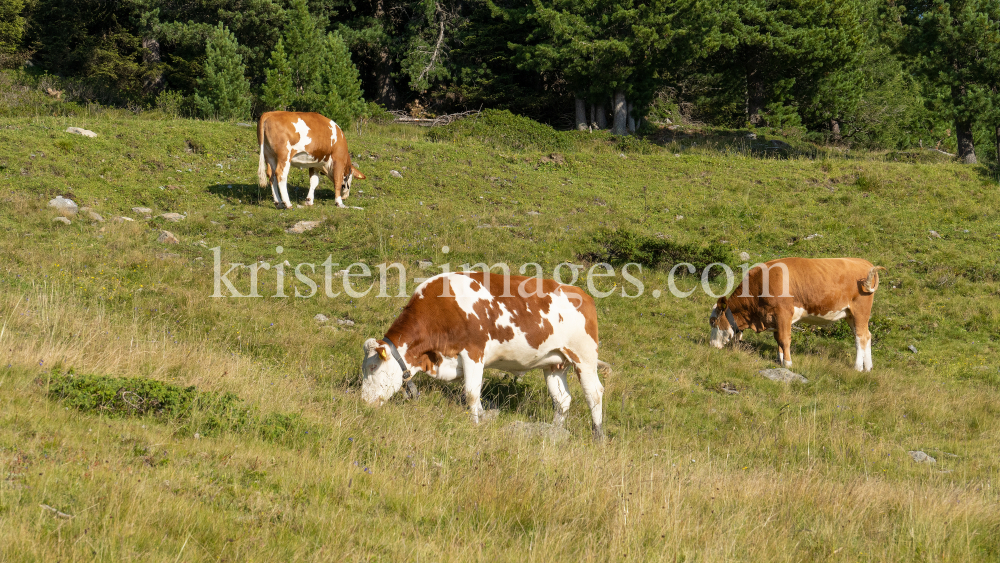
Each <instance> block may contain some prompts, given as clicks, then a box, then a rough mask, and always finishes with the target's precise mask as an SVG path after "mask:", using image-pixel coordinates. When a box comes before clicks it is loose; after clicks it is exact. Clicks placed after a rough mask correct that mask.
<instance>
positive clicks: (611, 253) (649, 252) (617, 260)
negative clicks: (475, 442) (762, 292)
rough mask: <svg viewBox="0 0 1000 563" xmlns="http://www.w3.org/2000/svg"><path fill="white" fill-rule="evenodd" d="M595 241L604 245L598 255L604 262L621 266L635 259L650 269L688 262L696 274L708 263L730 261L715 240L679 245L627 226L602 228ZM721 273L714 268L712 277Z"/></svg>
mask: <svg viewBox="0 0 1000 563" xmlns="http://www.w3.org/2000/svg"><path fill="white" fill-rule="evenodd" d="M594 241H595V242H596V243H598V244H599V245H601V246H602V247H603V250H604V251H603V252H601V253H598V256H597V257H598V258H600V259H601V260H602V261H604V262H608V263H610V264H613V265H616V266H620V265H622V264H628V263H630V262H635V263H637V264H642V265H643V266H646V267H649V268H663V269H666V270H669V269H670V268H672V267H673V266H674V265H675V264H681V263H685V262H686V263H688V264H692V265H694V267H695V269H696V271H697V272H699V274H698V275H700V272H701V271H703V270H704V269H705V268H706V267H708V265H709V264H714V263H716V262H721V263H723V264H729V263H732V262H733V260H732V258H733V257H732V254H731V253H730V252H729V249H728V248H727V247H725V246H723V245H721V244H718V243H711V244H708V245H698V244H678V243H676V242H673V241H670V240H666V239H659V238H654V237H651V236H648V235H643V234H639V233H636V232H634V231H631V230H629V229H621V228H619V229H615V230H613V231H612V230H604V231H601V232H599V233H598V234H596V235H595V236H594ZM678 273H681V274H687V273H688V272H687V269H686V268H680V269H679V270H678ZM721 273H723V270H722V268H713V269H712V274H711V275H712V277H715V276H717V275H719V274H721Z"/></svg>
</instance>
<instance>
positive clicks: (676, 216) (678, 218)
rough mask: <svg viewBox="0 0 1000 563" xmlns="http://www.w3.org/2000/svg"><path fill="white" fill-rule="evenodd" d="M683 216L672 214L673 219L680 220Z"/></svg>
mask: <svg viewBox="0 0 1000 563" xmlns="http://www.w3.org/2000/svg"><path fill="white" fill-rule="evenodd" d="M683 218H684V216H683V215H675V216H674V221H680V220H681V219H683Z"/></svg>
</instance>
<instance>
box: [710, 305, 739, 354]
mask: <svg viewBox="0 0 1000 563" xmlns="http://www.w3.org/2000/svg"><path fill="white" fill-rule="evenodd" d="M708 324H709V325H710V326H711V327H712V334H711V335H710V336H709V339H708V343H709V344H711V345H712V346H714V347H716V348H720V349H721V348H722V347H723V346H725V345H726V344H729V342H730V341H732V339H733V336H735V334H736V332H735V331H733V327H732V326H730V325H729V319H727V318H726V315H725V309H723V308H722V307H720V306H719V304H718V303H716V304H715V305H713V306H712V315H711V316H710V317H709V318H708Z"/></svg>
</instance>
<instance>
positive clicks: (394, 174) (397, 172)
mask: <svg viewBox="0 0 1000 563" xmlns="http://www.w3.org/2000/svg"><path fill="white" fill-rule="evenodd" d="M389 174H390V175H391V176H392V177H393V178H402V177H403V175H402V174H400V173H399V170H390V171H389Z"/></svg>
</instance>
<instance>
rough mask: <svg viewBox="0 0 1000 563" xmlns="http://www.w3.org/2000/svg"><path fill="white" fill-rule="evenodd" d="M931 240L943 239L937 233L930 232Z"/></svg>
mask: <svg viewBox="0 0 1000 563" xmlns="http://www.w3.org/2000/svg"><path fill="white" fill-rule="evenodd" d="M930 235H931V238H941V235H939V234H938V232H937V231H930Z"/></svg>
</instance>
